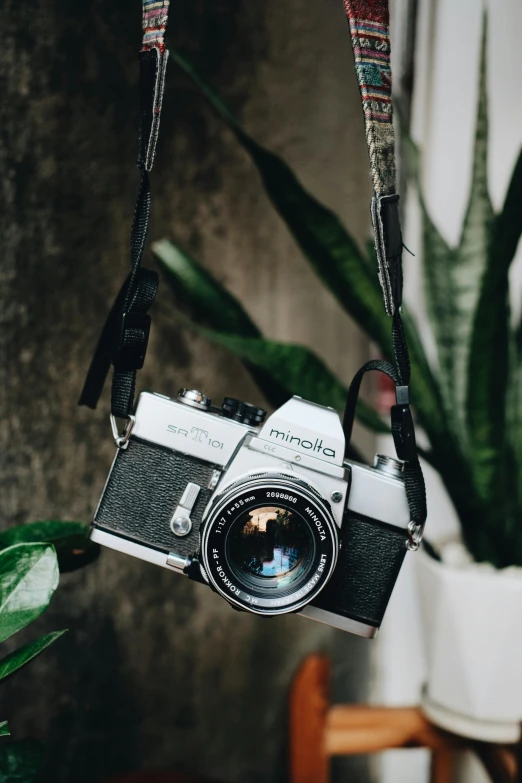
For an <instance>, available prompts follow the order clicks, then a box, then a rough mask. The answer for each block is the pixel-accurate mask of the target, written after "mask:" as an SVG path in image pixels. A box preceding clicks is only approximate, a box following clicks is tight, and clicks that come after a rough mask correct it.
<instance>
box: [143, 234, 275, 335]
mask: <svg viewBox="0 0 522 783" xmlns="http://www.w3.org/2000/svg"><path fill="white" fill-rule="evenodd" d="M152 252H153V253H154V255H155V256H156V258H157V259H158V261H159V262H160V265H161V267H162V269H163V271H164V272H165V275H166V279H167V282H168V283H169V284H170V285H171V286H172V287H173V289H174V293H178V294H179V293H180V292H183V301H184V302H186V303H187V304H188V305H189V307H190V310H191V313H192V314H193V315H195V316H196V317H197V318H200V319H201V320H203V321H204V322H206V323H211V324H219V328H220V329H222V330H223V331H224V332H231V333H235V332H238V333H239V334H243V335H245V337H258V336H259V335H260V331H259V329H258V328H257V326H256V325H255V324H254V322H253V321H252V319H251V318H250V316H249V315H248V313H247V312H246V310H245V309H244V308H243V307H242V305H241V304H240V303H239V302H238V301H237V299H236V298H235V297H234V296H232V294H230V293H229V292H228V291H227V289H226V288H225V287H224V286H223V285H221V284H220V283H218V281H217V280H216V279H215V278H214V277H213V276H212V275H211V274H210V272H207V270H206V269H205V268H204V267H203V266H201V264H198V263H197V262H196V261H194V259H193V258H191V257H190V256H189V255H188V254H187V253H185V252H184V251H183V250H181V249H180V248H179V247H177V245H175V244H174V243H173V242H169V240H168V239H161V240H160V241H159V242H154V244H153V245H152Z"/></svg>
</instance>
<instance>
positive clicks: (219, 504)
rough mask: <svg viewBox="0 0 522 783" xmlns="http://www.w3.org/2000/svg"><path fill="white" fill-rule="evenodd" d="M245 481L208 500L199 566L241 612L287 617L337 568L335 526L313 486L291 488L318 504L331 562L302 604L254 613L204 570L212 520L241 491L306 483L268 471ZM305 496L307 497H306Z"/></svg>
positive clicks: (209, 571)
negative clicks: (280, 483) (288, 482)
mask: <svg viewBox="0 0 522 783" xmlns="http://www.w3.org/2000/svg"><path fill="white" fill-rule="evenodd" d="M245 478H246V479H247V480H246V481H245V482H244V483H242V484H241V485H239V486H238V485H237V483H236V482H234V483H233V484H229V485H228V488H227V487H225V488H224V489H223V491H222V492H221V493H220V494H219V495H217V496H216V498H215V499H212V500H211V501H210V503H209V506H208V507H207V509H206V511H205V514H204V517H203V524H202V528H203V532H202V534H201V543H200V549H199V551H200V557H201V564H202V566H203V568H204V569H205V572H206V574H207V577H208V580H209V582H210V583H211V584H212V586H213V587H214V589H215V590H216V592H218V593H219V595H221V596H222V597H223V598H224V599H225V600H226V601H228V602H229V603H233V604H235V605H236V606H239V607H240V608H241V609H243V610H245V611H248V612H250V613H251V614H258V615H261V616H263V617H275V616H278V615H282V614H291V613H293V612H297V611H299V610H300V609H301V608H302V607H304V606H306V605H307V604H308V603H309V602H310V601H312V600H313V599H314V598H316V597H317V596H318V595H319V593H320V592H321V591H322V590H323V588H324V587H326V585H327V584H328V582H329V581H330V579H331V577H332V574H333V572H334V570H335V567H336V565H337V560H338V557H339V538H338V532H337V525H336V523H335V519H334V517H333V515H332V513H331V511H329V509H328V505H327V502H326V501H325V500H324V498H322V497H321V495H320V494H319V493H317V494H316V490H314V488H313V487H311V486H310V490H309V491H308V489H307V488H306V487H304V488H303V487H302V486H299V487H298V488H297V489H294V488H293V487H291V489H290V490H289V491H292V492H295V493H296V494H301V496H303V497H304V499H305V500H310V501H311V502H313V503H314V504H316V505H318V506H319V507H322V509H323V513H324V516H325V519H326V520H327V523H328V524H327V525H326V528H327V530H328V533H329V534H330V538H331V543H332V551H333V557H332V561H331V564H330V567H329V569H328V574H327V576H326V578H325V579H324V581H323V584H322V585H321V587H320V589H319V590H317V592H315V593H313V588H312V590H310V592H309V593H307V594H306V598H304V599H303V600H302V601H300V602H298V603H296V604H294V603H290V604H289V605H288V606H284V607H282V608H281V609H280V610H277V609H275V610H273V611H272V609H270V611H261V610H256V609H255V608H254V605H252V604H246V603H245V602H241V601H237V600H235V599H234V597H233V595H231V594H230V593H226V592H225V591H224V590H223V589H222V588H221V585H220V584H219V583H218V582H217V581H216V580H215V579H214V577H213V575H212V571H211V569H210V568H208V563H207V557H206V550H207V544H208V537H209V534H210V532H211V530H212V527H213V526H214V524H215V522H216V520H217V519H218V515H219V513H220V512H221V511H222V509H223V507H224V506H226V505H228V503H231V502H233V501H234V499H235V498H236V497H237V496H238V495H242V494H243V493H244V492H248V491H249V487H252V488H253V487H254V486H255V488H256V489H272V488H273V484H272V483H271V482H270V480H272V481H274V480H276V481H281V480H282V479H285V478H288V479H290V480H292V479H293V481H294V482H296V481H299V482H301V483H303V484H307V482H306V481H304V480H303V478H302V477H297V476H294V475H292V474H291V473H283V472H281V473H275V472H274V473H272V472H270V471H263V473H262V474H258V475H257V476H250V477H245ZM259 480H261V481H262V483H261V484H259ZM230 490H232V492H231V493H230V494H229V491H230ZM308 495H309V497H307V496H308ZM214 502H216V505H215V506H214ZM301 589H302V588H301ZM241 590H242V592H243V593H245V595H249V593H247V591H246V590H245V589H244V588H243V587H241ZM296 592H299V590H296Z"/></svg>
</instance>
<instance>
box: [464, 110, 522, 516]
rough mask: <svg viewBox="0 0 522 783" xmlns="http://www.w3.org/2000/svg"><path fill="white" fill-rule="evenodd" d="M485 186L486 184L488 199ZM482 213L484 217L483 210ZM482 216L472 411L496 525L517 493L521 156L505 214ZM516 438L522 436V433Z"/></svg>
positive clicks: (482, 487)
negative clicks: (509, 414)
mask: <svg viewBox="0 0 522 783" xmlns="http://www.w3.org/2000/svg"><path fill="white" fill-rule="evenodd" d="M479 124H480V122H479ZM486 140H487V139H486ZM483 143H484V144H485V143H486V142H483ZM483 155H485V153H483ZM484 177H485V175H484ZM479 190H480V188H479ZM483 191H484V186H482V198H483V200H485V195H484V192H483ZM477 212H478V216H477V220H478V219H479V218H480V215H481V213H480V211H478V210H477ZM482 221H483V224H484V225H483V228H482V229H480V227H478V226H477V228H476V231H477V234H478V235H479V236H480V237H481V245H480V247H481V248H482V246H483V245H484V244H486V251H487V252H486V265H485V270H484V274H483V276H482V278H481V280H480V295H479V298H478V303H477V305H476V308H475V313H474V322H473V329H472V338H471V345H470V351H469V367H468V378H467V411H468V429H469V435H470V443H471V449H472V452H471V453H472V455H473V460H472V465H473V470H474V475H475V484H476V488H477V492H478V493H479V496H480V498H481V500H482V502H483V503H485V504H487V506H488V507H489V509H490V519H491V524H496V513H497V511H498V512H499V513H500V515H502V510H501V509H502V507H503V506H504V501H505V500H506V499H507V498H509V497H510V494H511V493H510V491H509V490H508V487H507V484H506V482H507V481H508V479H509V476H508V472H509V465H507V464H506V459H507V454H506V449H507V445H508V441H509V438H510V436H511V433H509V432H507V430H506V410H507V405H508V402H509V401H508V379H509V365H510V352H511V348H510V342H511V339H512V338H511V327H510V307H509V275H508V273H509V267H510V264H511V262H512V260H513V257H514V255H515V252H516V248H517V245H518V241H519V238H520V234H521V231H522V164H521V162H520V158H519V160H518V162H517V166H516V167H515V170H514V172H513V175H512V178H511V182H510V185H509V187H508V191H507V194H506V199H505V202H504V207H503V209H502V211H501V213H500V215H499V216H498V217H497V218H495V219H494V221H492V220H491V219H490V213H489V211H488V207H487V206H483V209H482ZM481 232H482V233H481ZM481 252H482V251H481ZM515 437H520V436H519V434H518V433H517V435H516V436H515ZM506 471H508V472H506Z"/></svg>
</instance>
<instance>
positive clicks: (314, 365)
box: [153, 35, 522, 567]
mask: <svg viewBox="0 0 522 783" xmlns="http://www.w3.org/2000/svg"><path fill="white" fill-rule="evenodd" d="M171 57H172V60H173V61H174V62H175V63H176V65H177V66H178V67H179V68H180V69H181V70H182V71H184V72H185V74H186V75H187V76H188V77H189V78H190V79H191V80H192V82H193V83H194V84H195V85H196V87H197V88H198V89H199V90H200V91H201V94H202V95H203V97H204V98H205V99H206V101H207V102H208V103H209V105H210V107H211V108H212V109H213V110H214V112H215V113H216V114H217V116H218V117H219V118H220V120H221V121H223V122H224V123H225V124H226V125H227V126H228V128H229V129H230V131H231V132H232V133H233V134H234V136H235V138H236V140H237V142H238V143H239V144H240V145H241V147H242V148H243V149H244V150H245V151H246V152H247V153H248V155H249V156H250V158H251V160H252V162H253V164H254V166H255V168H256V169H257V171H258V173H259V175H260V178H261V181H262V183H263V185H264V188H265V190H266V193H267V195H268V198H269V200H270V202H271V204H272V206H273V207H274V208H275V209H276V210H277V212H278V213H279V215H280V216H281V218H282V219H283V221H284V222H285V223H286V226H287V227H288V230H289V231H290V232H291V234H292V236H293V238H294V240H295V241H296V243H297V245H298V246H299V248H300V250H301V252H302V253H303V255H304V257H305V258H306V259H307V261H308V262H309V263H310V264H311V265H312V267H313V269H314V270H315V272H316V274H317V276H318V278H319V280H320V281H321V282H322V284H323V285H325V286H326V287H327V288H328V289H330V291H331V292H332V293H333V294H334V296H335V297H336V298H337V299H338V301H339V302H340V304H341V305H342V307H343V308H345V309H346V311H347V312H348V313H349V315H350V316H351V317H352V318H353V319H354V320H355V321H356V322H357V323H358V324H359V326H360V327H361V328H362V329H363V330H364V331H365V332H366V334H367V335H368V337H369V338H370V339H371V341H372V342H373V343H375V344H377V345H378V346H379V349H380V351H381V353H382V355H383V356H385V357H387V358H391V342H390V332H391V324H390V321H389V319H388V317H387V316H386V315H385V313H384V307H383V301H382V296H381V291H380V288H379V283H378V280H377V276H376V271H375V269H376V263H375V259H374V258H373V257H372V251H368V250H364V249H362V248H361V247H359V245H358V244H357V243H356V242H355V241H354V240H353V238H352V237H351V236H350V235H349V233H348V232H347V230H346V229H345V228H344V226H343V225H342V223H341V221H340V220H339V218H338V217H337V216H336V215H335V214H333V213H332V212H331V211H330V210H329V209H327V208H326V207H325V206H323V205H322V204H321V203H320V202H319V201H318V200H317V199H316V198H314V197H313V196H312V195H311V194H310V193H308V192H307V191H306V190H305V189H304V188H303V187H302V186H301V185H300V183H299V181H298V179H297V178H296V176H295V175H294V174H293V172H292V171H291V169H290V167H289V166H288V165H287V164H286V163H285V162H284V161H283V160H282V159H281V158H280V157H278V156H277V155H274V154H273V153H272V152H270V151H269V150H267V149H265V148H264V147H262V146H261V145H260V144H258V143H257V142H256V141H255V140H254V139H253V138H252V136H251V135H249V134H248V133H247V132H246V131H245V130H244V129H243V127H242V126H241V125H240V123H239V121H238V120H237V119H236V117H234V115H233V114H232V112H231V111H230V110H229V109H228V107H227V106H226V103H225V101H224V100H223V98H222V97H221V96H220V95H219V94H218V93H217V92H216V90H215V89H213V88H212V87H211V86H210V85H209V84H208V83H207V82H206V81H205V80H204V79H203V77H202V76H201V75H200V74H199V73H198V72H197V71H196V69H195V68H194V66H193V65H192V64H191V63H190V62H189V61H188V60H187V59H186V58H185V57H184V56H183V55H182V54H181V53H180V52H179V51H176V50H171ZM406 148H407V149H408V151H409V152H408V159H409V164H410V165H409V168H410V170H411V179H412V184H413V185H414V186H415V187H417V189H418V193H419V200H420V205H421V211H422V254H421V255H422V262H423V269H424V278H425V282H426V286H425V288H426V300H427V306H428V313H429V317H430V321H431V326H432V330H433V334H434V336H435V339H436V344H437V358H436V360H435V361H431V360H429V359H428V356H427V351H426V348H425V345H424V344H423V341H422V339H421V337H420V335H419V331H418V329H417V327H416V325H415V323H414V320H413V319H412V317H411V315H410V314H409V312H408V308H407V305H406V306H405V307H404V322H405V328H406V331H407V337H408V342H409V346H410V352H411V363H412V382H411V385H412V395H413V403H414V409H415V416H416V419H417V422H418V424H419V426H420V427H421V428H422V429H423V431H424V433H425V435H426V438H427V440H428V442H429V448H428V449H426V450H425V452H424V458H425V459H426V460H427V461H428V462H429V463H431V465H433V466H434V467H435V469H436V470H437V471H438V472H439V474H440V476H441V477H442V480H443V482H444V484H445V487H446V489H447V491H448V493H449V495H450V497H451V499H452V501H453V504H454V506H455V509H456V511H457V513H458V516H459V519H460V523H461V526H462V533H463V538H464V541H465V543H466V545H467V547H468V549H469V550H470V552H471V554H472V555H473V557H474V558H475V559H476V560H477V561H488V562H490V563H493V564H494V565H495V566H497V567H504V566H508V565H511V564H516V565H522V524H521V523H522V394H521V393H520V391H519V389H520V383H521V380H522V326H521V325H520V324H518V325H517V324H514V323H513V321H512V317H511V313H510V307H509V281H508V273H509V268H510V265H511V262H512V261H513V258H514V256H515V253H516V250H517V245H518V242H519V238H520V234H521V232H522V151H521V154H520V155H519V157H518V160H517V162H516V165H515V168H514V170H513V174H512V177H511V181H510V183H509V186H508V189H507V193H506V197H505V201H504V204H503V207H502V209H501V210H500V212H499V213H498V214H497V213H495V211H494V209H493V207H492V204H491V200H490V197H489V193H488V182H487V152H488V100H487V91H486V57H485V35H484V40H483V47H482V57H481V67H480V89H479V102H478V111H477V123H476V133H475V142H474V156H473V167H472V178H471V184H470V195H469V200H468V205H467V210H466V214H465V218H464V223H463V226H462V231H461V235H460V240H459V242H458V244H457V245H456V246H451V245H450V244H449V243H448V242H447V241H446V240H445V239H444V237H443V236H442V234H441V233H440V232H439V230H438V229H437V227H436V225H435V223H434V221H433V219H432V218H431V217H430V214H429V212H428V209H427V207H426V202H425V199H424V197H423V194H422V191H421V189H420V187H419V177H418V176H417V172H418V170H419V159H420V152H419V150H418V149H417V148H416V147H415V145H414V144H413V142H412V141H411V140H408V139H407V144H406ZM153 252H154V254H155V256H156V258H157V260H158V262H159V264H160V266H161V268H162V269H163V271H164V273H165V276H166V279H167V280H168V281H169V283H170V285H171V287H172V289H173V291H174V293H175V297H176V299H177V302H178V303H183V304H184V305H185V308H184V309H185V311H186V310H187V309H188V312H189V314H190V315H189V322H190V324H191V325H192V328H194V329H197V330H198V331H199V332H200V333H203V334H204V335H206V337H207V338H208V339H210V340H212V341H214V342H215V343H217V344H219V345H221V346H223V347H225V348H226V349H228V350H229V351H231V352H232V353H234V354H236V355H237V356H239V357H240V358H241V359H242V360H243V362H244V363H245V365H246V366H247V368H248V369H249V370H250V372H251V373H252V375H253V377H254V379H255V381H256V382H257V383H258V385H259V387H260V389H261V391H262V392H263V393H264V394H265V396H266V398H267V400H268V401H269V402H270V403H271V404H273V405H278V404H280V403H281V402H282V401H283V400H284V399H287V398H288V397H289V396H290V395H292V394H299V395H301V396H303V397H305V398H308V399H310V400H313V401H315V402H318V403H321V404H324V405H331V406H334V407H336V408H337V409H339V410H341V409H342V408H343V406H344V402H345V397H346V389H345V388H344V387H343V384H342V383H341V382H340V381H339V380H338V379H337V378H336V377H335V376H334V375H333V373H332V372H331V371H330V370H329V369H328V367H327V366H326V365H325V363H324V362H323V361H322V360H321V358H320V357H318V356H316V355H314V354H313V353H312V352H311V351H309V350H308V349H307V348H305V347H303V346H300V345H288V344H283V343H279V342H276V341H273V340H267V339H265V338H264V337H263V335H262V334H261V332H260V330H259V328H258V327H257V326H256V324H255V323H254V322H253V321H252V320H251V318H250V317H249V315H248V313H247V311H246V310H245V308H244V307H243V305H242V304H241V303H240V302H238V301H237V300H236V299H235V298H234V297H233V296H232V295H231V294H230V292H228V291H227V290H226V289H225V288H224V287H223V286H222V285H221V284H220V283H219V282H218V281H217V280H215V279H214V278H213V277H212V276H211V275H210V274H209V273H208V271H206V270H205V268H204V266H203V265H202V264H201V263H198V262H197V261H196V260H194V259H193V258H191V257H190V256H189V255H188V254H187V253H185V252H184V251H183V249H182V248H180V247H178V246H177V245H176V244H175V243H174V242H172V241H169V240H167V239H163V240H161V241H158V242H156V243H155V244H154V245H153ZM358 417H359V419H360V421H361V422H362V423H363V424H364V425H365V426H366V427H368V428H369V429H371V430H373V431H375V432H386V431H387V423H386V421H384V420H383V419H381V417H380V416H379V415H378V414H377V412H376V411H375V410H373V409H372V408H371V407H370V406H368V405H360V406H359V409H358Z"/></svg>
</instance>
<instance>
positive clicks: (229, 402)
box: [221, 397, 266, 426]
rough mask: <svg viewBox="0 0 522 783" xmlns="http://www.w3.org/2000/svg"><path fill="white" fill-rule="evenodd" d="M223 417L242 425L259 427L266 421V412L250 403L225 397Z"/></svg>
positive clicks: (222, 408)
mask: <svg viewBox="0 0 522 783" xmlns="http://www.w3.org/2000/svg"><path fill="white" fill-rule="evenodd" d="M221 410H222V413H223V416H226V417H227V418H228V419H234V421H239V422H241V424H251V425H252V426H257V425H258V424H261V423H262V422H263V421H264V420H265V416H266V411H265V410H263V408H257V407H256V406H255V405H250V403H248V402H242V401H241V400H236V399H234V398H233V397H225V399H224V400H223V405H222V406H221Z"/></svg>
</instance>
